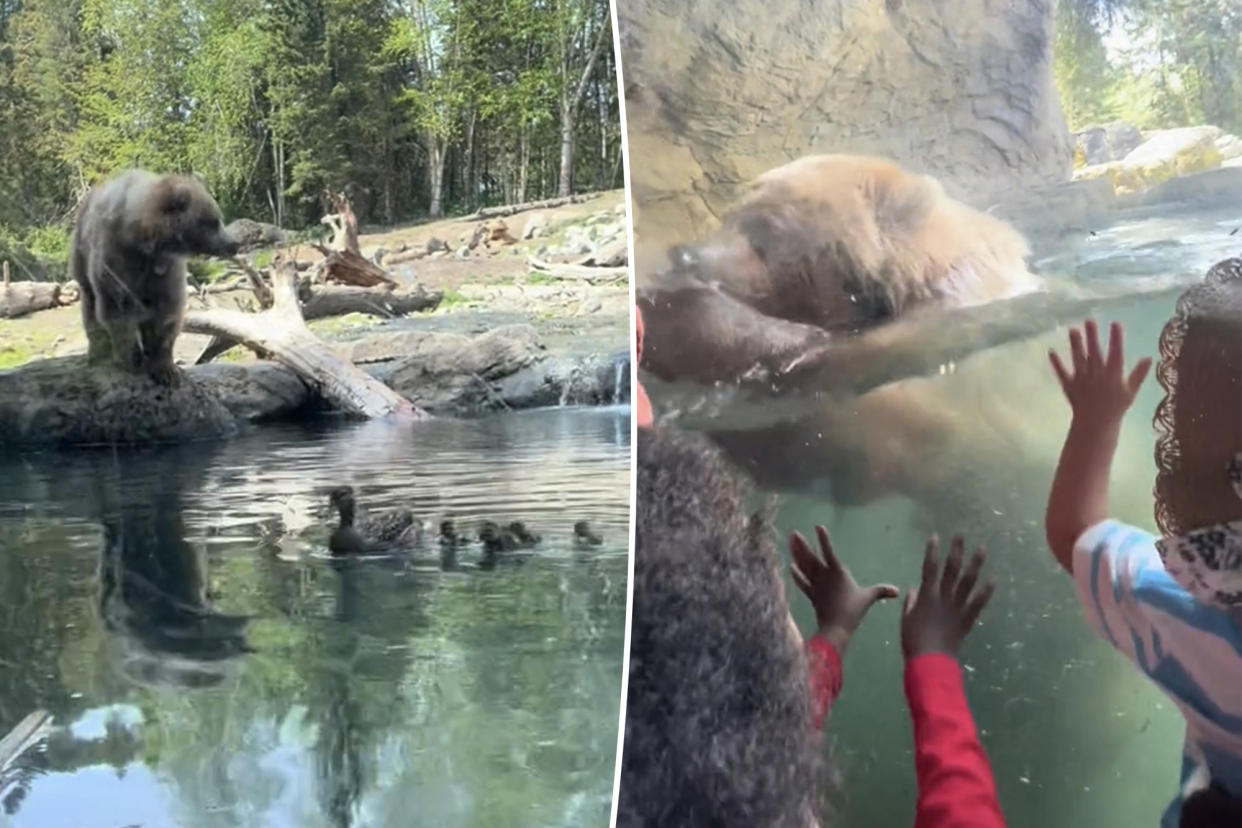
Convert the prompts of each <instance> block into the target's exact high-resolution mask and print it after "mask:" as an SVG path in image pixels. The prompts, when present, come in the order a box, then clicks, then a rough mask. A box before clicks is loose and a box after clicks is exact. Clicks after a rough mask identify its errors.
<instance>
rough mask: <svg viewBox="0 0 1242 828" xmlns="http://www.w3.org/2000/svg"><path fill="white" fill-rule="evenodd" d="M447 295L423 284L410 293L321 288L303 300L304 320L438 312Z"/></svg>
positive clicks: (385, 316)
mask: <svg viewBox="0 0 1242 828" xmlns="http://www.w3.org/2000/svg"><path fill="white" fill-rule="evenodd" d="M443 297H444V294H443V293H441V292H440V291H429V290H427V289H426V288H424V287H422V286H421V285H419V286H418V287H415V288H411V289H410V290H388V289H385V288H362V287H352V286H345V287H317V288H315V289H314V291H312V292H311V294H310V295H309V296H305V297H303V299H302V318H303V319H305V320H307V321H310V320H312V319H323V318H325V317H329V316H344V315H345V314H347V313H365V314H370V315H371V316H379V317H383V318H385V319H392V318H393V317H397V316H405V315H407V314H411V313H417V312H419V311H429V310H435V308H436V307H437V306H438V305H439V304H440V300H441V299H442V298H443Z"/></svg>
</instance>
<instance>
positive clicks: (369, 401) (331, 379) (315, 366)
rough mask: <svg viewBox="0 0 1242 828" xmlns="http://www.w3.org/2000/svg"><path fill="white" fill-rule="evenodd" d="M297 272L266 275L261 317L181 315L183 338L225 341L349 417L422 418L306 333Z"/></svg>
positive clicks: (285, 266)
mask: <svg viewBox="0 0 1242 828" xmlns="http://www.w3.org/2000/svg"><path fill="white" fill-rule="evenodd" d="M296 284H297V270H296V268H294V267H293V266H292V265H291V264H290V263H288V262H282V263H281V264H280V265H278V266H277V267H276V269H275V271H274V272H273V275H272V295H273V297H274V304H273V305H272V308H271V309H270V310H266V311H263V312H262V313H242V312H241V311H232V310H223V309H213V310H207V311H195V312H192V313H188V314H186V317H185V324H184V326H183V328H184V330H185V331H186V332H188V333H196V334H207V335H210V336H216V337H222V338H223V337H231V338H233V339H236V340H238V341H240V342H241V343H242V344H244V345H245V346H246V347H248V348H250V349H251V350H253V351H255V352H257V353H259V354H261V355H263V356H265V357H271V358H273V359H275V360H276V361H278V362H280V363H281V364H283V365H285V366H287V367H288V368H290V369H292V370H293V371H294V372H295V373H297V374H298V376H300V377H302V378H303V379H304V380H306V382H307V383H308V384H309V385H310V386H311V387H312V388H314V389H316V390H318V392H319V393H320V395H322V396H323V397H324V398H325V399H326V400H328V401H330V402H332V403H334V404H335V405H337V406H338V407H340V408H341V409H343V410H344V411H346V412H349V413H351V414H354V415H357V416H361V417H366V418H369V419H378V418H381V417H387V416H390V415H394V414H396V415H399V416H403V417H409V418H414V419H423V418H425V417H427V414H426V412H424V411H423V410H422V409H420V408H417V407H416V406H414V404H413V403H411V402H410V401H409V400H407V399H405V398H404V397H402V396H401V395H400V394H398V393H397V392H396V391H394V390H393V389H391V388H389V387H388V386H387V385H385V384H384V383H382V382H380V381H379V380H377V379H375V378H374V377H372V376H371V375H370V374H367V373H366V372H365V371H363V370H361V369H359V368H358V367H357V366H355V365H354V364H353V363H352V362H349V361H348V360H346V359H343V358H342V357H341V356H339V355H338V354H336V353H333V352H332V351H331V350H329V349H328V348H327V347H326V346H325V345H324V344H323V343H322V342H320V341H319V340H318V339H317V338H316V337H315V335H314V334H312V333H311V332H310V330H309V329H308V328H307V327H306V321H305V320H304V319H303V317H302V311H301V306H300V304H299V302H298V295H297V287H296Z"/></svg>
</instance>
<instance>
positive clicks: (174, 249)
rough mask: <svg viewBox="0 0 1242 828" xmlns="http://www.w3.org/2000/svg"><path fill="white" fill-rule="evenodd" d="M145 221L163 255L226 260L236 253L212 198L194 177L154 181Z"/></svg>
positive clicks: (170, 176) (218, 209) (175, 176)
mask: <svg viewBox="0 0 1242 828" xmlns="http://www.w3.org/2000/svg"><path fill="white" fill-rule="evenodd" d="M145 218H146V223H147V226H148V228H149V230H150V232H151V236H150V237H151V238H152V240H153V241H154V243H155V246H156V248H157V249H158V250H159V251H160V252H162V253H170V254H174V255H183V256H195V255H198V256H222V257H227V256H233V255H235V254H236V253H237V251H238V248H239V245H238V243H237V240H236V239H234V238H232V237H231V236H230V235H229V234H228V232H227V231H226V230H225V228H224V222H223V218H222V216H221V214H220V208H219V207H218V206H217V205H216V202H215V199H213V198H212V197H211V194H210V193H208V192H207V188H206V187H204V186H203V184H202V182H200V181H199V180H198V179H197V178H194V177H190V176H183V175H167V176H164V177H162V178H160V179H159V180H158V181H156V182H155V184H154V186H153V187H152V190H151V193H150V199H149V202H148V204H147V214H146V216H145Z"/></svg>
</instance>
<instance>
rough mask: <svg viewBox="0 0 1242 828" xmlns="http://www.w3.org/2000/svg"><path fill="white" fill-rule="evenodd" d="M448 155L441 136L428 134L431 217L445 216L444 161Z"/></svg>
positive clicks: (429, 212) (429, 211)
mask: <svg viewBox="0 0 1242 828" xmlns="http://www.w3.org/2000/svg"><path fill="white" fill-rule="evenodd" d="M447 155H448V153H447V152H445V146H444V144H443V143H442V142H441V141H440V139H439V138H436V137H435V136H428V140H427V165H428V169H427V173H428V177H429V178H430V181H431V207H430V209H429V210H428V211H427V215H428V216H430V217H431V218H442V217H443V216H444V161H445V157H446V156H447Z"/></svg>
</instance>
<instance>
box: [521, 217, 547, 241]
mask: <svg viewBox="0 0 1242 828" xmlns="http://www.w3.org/2000/svg"><path fill="white" fill-rule="evenodd" d="M547 230H548V214H547V213H532V214H531V216H530V218H528V219H527V220H526V225H525V226H524V227H523V228H522V241H530V240H531V239H537V238H539V237H540V236H542V235H543V234H544V233H546V232H547Z"/></svg>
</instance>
